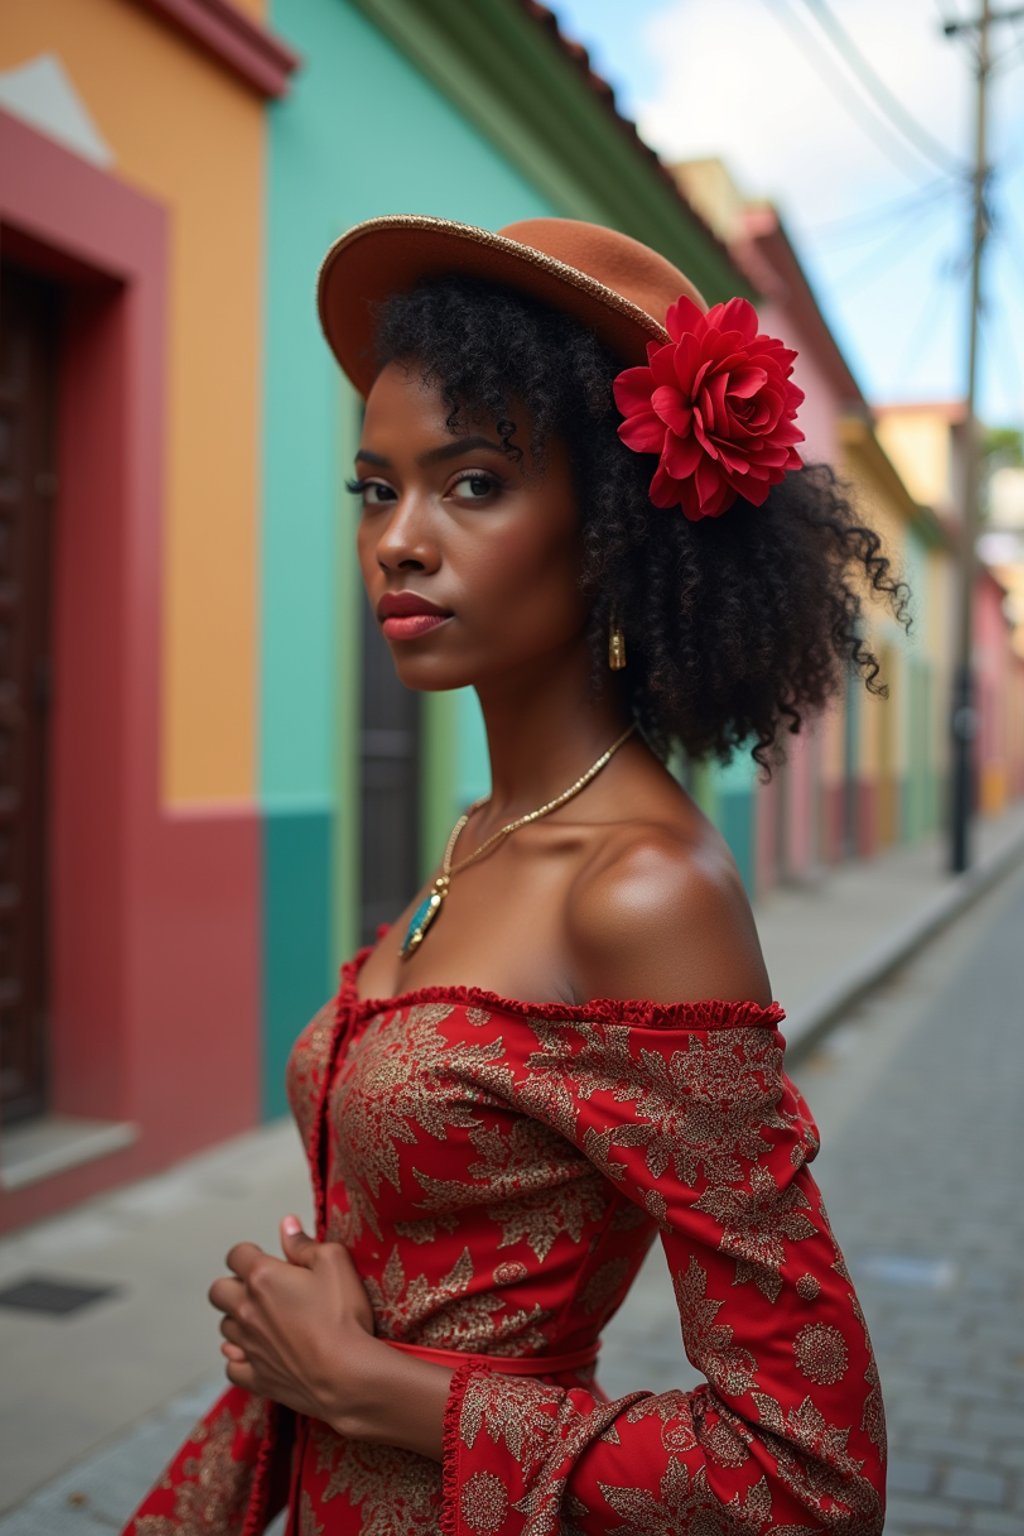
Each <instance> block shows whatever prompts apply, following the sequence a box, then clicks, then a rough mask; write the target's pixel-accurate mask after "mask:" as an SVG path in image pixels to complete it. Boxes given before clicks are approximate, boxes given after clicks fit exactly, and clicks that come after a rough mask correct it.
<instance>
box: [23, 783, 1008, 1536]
mask: <svg viewBox="0 0 1024 1536" xmlns="http://www.w3.org/2000/svg"><path fill="white" fill-rule="evenodd" d="M1022 860H1024V802H1021V803H1019V804H1017V805H1016V806H1015V807H1013V808H1012V809H1011V810H1010V811H1008V812H1007V813H1005V814H1004V815H1003V816H1001V817H999V818H998V819H991V820H989V821H988V822H986V823H984V824H982V823H978V824H976V826H975V828H974V836H973V847H972V868H971V870H970V871H969V872H968V873H967V874H966V875H965V876H962V877H959V878H957V877H953V876H950V875H948V874H946V873H945V866H946V846H945V839H944V838H941V837H936V838H933V839H929V840H928V841H927V842H926V843H923V844H920V845H917V846H915V847H913V848H909V849H906V848H900V849H897V850H895V851H893V852H889V853H886V854H883V855H880V856H879V857H877V858H876V859H874V860H869V861H863V862H860V863H857V864H855V865H852V866H849V867H844V868H841V869H839V870H834V871H826V872H824V873H823V874H822V876H821V878H820V879H819V880H818V881H817V882H816V883H815V884H814V885H811V886H806V887H802V888H800V889H789V890H782V891H775V892H772V893H771V894H770V895H769V896H768V897H767V898H766V899H765V900H764V901H763V902H761V903H759V904H758V907H757V911H756V916H757V923H758V930H759V932H760V935H761V942H762V946H763V949H764V953H765V957H766V960H767V964H768V970H769V974H770V976H771V978H772V984H773V992H774V995H775V997H776V998H777V999H778V1000H779V1001H780V1002H781V1003H782V1004H783V1006H784V1007H785V1009H786V1012H787V1018H786V1021H785V1023H784V1024H783V1030H784V1032H785V1034H786V1036H787V1040H788V1042H789V1047H790V1061H791V1062H792V1061H793V1060H794V1059H796V1058H798V1057H799V1055H800V1053H801V1052H802V1050H804V1049H805V1048H806V1047H807V1045H808V1043H809V1042H811V1041H812V1040H814V1039H815V1038H816V1037H817V1036H818V1035H820V1034H821V1032H822V1031H824V1030H825V1029H827V1028H828V1027H829V1025H830V1024H831V1023H833V1022H834V1021H835V1020H836V1019H837V1017H838V1016H839V1015H840V1014H841V1012H842V1011H843V1010H844V1009H845V1008H847V1007H849V1005H850V1003H851V1001H852V1000H854V999H855V998H856V997H857V996H859V995H861V994H863V993H864V992H865V991H866V990H867V989H868V988H869V987H870V986H871V985H873V984H874V983H875V982H876V981H877V980H878V979H879V978H880V977H881V976H883V975H885V974H886V973H887V972H888V971H889V970H891V969H893V967H894V966H895V965H896V964H897V963H898V962H899V961H900V959H902V958H903V957H905V956H906V955H907V954H908V953H910V952H911V950H912V949H914V948H916V947H917V946H918V945H919V944H921V943H923V942H924V941H925V939H926V938H928V937H930V936H931V935H932V934H933V933H934V932H935V931H936V930H937V929H938V928H940V927H941V926H942V925H943V923H945V922H948V921H950V920H951V919H952V918H953V917H955V916H956V914H957V912H959V911H961V910H962V909H963V908H964V907H965V906H966V905H968V904H969V903H970V902H971V900H972V899H973V897H974V896H976V895H977V894H979V893H980V891H981V890H983V889H986V888H987V887H988V886H990V885H991V884H992V883H993V882H994V881H996V880H998V878H999V877H1000V875H1001V874H1004V873H1006V872H1007V871H1008V870H1009V869H1011V868H1012V867H1014V866H1015V865H1016V864H1018V863H1019V862H1020V861H1022ZM299 1022H300V1023H301V1022H304V1021H299ZM289 1210H294V1211H295V1212H296V1213H297V1214H298V1215H299V1216H301V1217H303V1219H304V1220H305V1221H306V1222H307V1224H308V1223H309V1221H310V1216H311V1209H310V1200H309V1192H308V1177H307V1173H306V1169H305V1163H304V1158H303V1156H302V1152H301V1149H300V1145H299V1139H298V1135H297V1133H296V1130H295V1128H294V1126H293V1125H292V1124H291V1122H290V1121H288V1120H284V1121H278V1122H276V1123H274V1124H272V1125H270V1126H266V1127H263V1128H261V1129H259V1130H256V1131H253V1132H250V1133H248V1134H247V1135H245V1136H241V1137H237V1138H235V1139H233V1140H232V1141H230V1142H227V1143H224V1144H223V1145H222V1146H219V1147H217V1148H215V1149H214V1150H213V1151H210V1152H206V1153H203V1154H201V1155H200V1156H197V1157H194V1158H191V1159H189V1160H187V1161H186V1162H183V1163H180V1164H178V1165H177V1166H176V1167H175V1168H173V1169H172V1170H171V1171H169V1172H168V1173H166V1174H162V1175H160V1176H158V1177H156V1178H153V1179H148V1180H145V1181H142V1182H140V1183H138V1184H135V1185H132V1186H129V1187H128V1188H126V1189H124V1190H121V1191H118V1192H116V1193H114V1194H110V1195H105V1196H102V1197H99V1198H97V1199H96V1200H93V1201H91V1202H89V1203H88V1204H87V1205H84V1206H81V1207H79V1208H78V1209H77V1210H76V1211H74V1212H72V1213H71V1214H69V1215H67V1216H63V1217H57V1218H54V1219H53V1220H50V1221H47V1222H44V1223H40V1224H39V1225H38V1226H35V1227H32V1228H30V1229H28V1230H26V1231H24V1232H22V1233H20V1234H17V1235H15V1236H13V1237H10V1238H7V1239H6V1240H4V1241H2V1242H0V1284H3V1285H7V1284H13V1283H14V1282H16V1281H19V1280H22V1279H27V1278H29V1277H33V1278H51V1279H61V1280H64V1281H66V1282H75V1283H81V1284H83V1285H90V1284H91V1285H95V1286H99V1287H113V1288H114V1289H113V1290H112V1291H110V1292H108V1294H106V1295H104V1296H103V1297H102V1298H101V1299H99V1300H97V1301H95V1302H94V1303H92V1304H91V1305H88V1306H84V1307H83V1308H82V1309H81V1310H80V1311H78V1312H74V1313H71V1314H69V1315H67V1316H64V1317H61V1316H51V1315H45V1314H41V1313H36V1312H28V1311H19V1310H16V1309H14V1308H9V1307H0V1356H2V1358H3V1361H4V1366H5V1369H4V1372H3V1378H2V1384H0V1510H2V1511H6V1514H0V1536H71V1533H73V1532H81V1533H98V1532H104V1531H105V1532H117V1531H119V1530H120V1528H121V1525H122V1524H123V1522H124V1520H125V1519H126V1518H127V1516H128V1514H129V1513H130V1512H131V1510H132V1509H133V1508H134V1505H135V1503H136V1502H137V1499H138V1498H139V1496H141V1494H142V1493H143V1492H145V1490H146V1489H147V1488H148V1487H149V1486H150V1485H151V1483H152V1482H153V1481H154V1479H155V1478H156V1477H157V1476H158V1475H159V1473H160V1471H161V1470H162V1468H163V1466H164V1464H165V1462H166V1460H167V1457H168V1456H169V1454H170V1453H171V1451H173V1450H174V1449H175V1448H176V1447H177V1445H178V1444H179V1443H180V1441H181V1440H182V1439H183V1437H184V1435H185V1433H186V1432H187V1431H188V1429H190V1428H191V1426H192V1424H193V1423H194V1421H195V1419H196V1418H197V1417H198V1416H199V1414H200V1412H202V1411H203V1409H204V1408H205V1407H206V1406H207V1405H208V1404H209V1402H210V1401H211V1400H212V1399H213V1397H214V1396H215V1395H216V1394H217V1393H218V1392H219V1391H220V1390H222V1388H223V1386H224V1384H225V1378H224V1375H223V1368H222V1365H221V1363H220V1362H221V1356H220V1354H219V1344H220V1334H219V1331H218V1328H217V1314H216V1313H215V1312H214V1310H213V1309H212V1308H211V1307H210V1305H209V1303H208V1302H207V1300H206V1292H207V1289H208V1287H209V1285H210V1283H211V1281H212V1280H213V1279H214V1277H215V1276H216V1275H218V1274H221V1273H222V1272H223V1270H224V1255H225V1253H226V1252H227V1249H228V1248H229V1247H230V1246H231V1244H232V1243H234V1242H237V1241H239V1240H241V1239H243V1238H248V1239H251V1240H253V1241H255V1242H258V1243H260V1244H261V1245H262V1246H264V1247H265V1248H267V1249H268V1250H269V1251H271V1252H276V1251H277V1247H278V1243H277V1222H278V1220H279V1218H280V1217H281V1216H282V1215H284V1214H285V1213H286V1212H287V1211H289Z"/></svg>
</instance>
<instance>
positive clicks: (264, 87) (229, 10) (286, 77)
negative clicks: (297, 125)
mask: <svg viewBox="0 0 1024 1536" xmlns="http://www.w3.org/2000/svg"><path fill="white" fill-rule="evenodd" d="M135 3H136V4H137V5H140V6H142V7H143V8H144V9H145V10H147V11H152V12H154V13H155V14H156V15H157V16H159V17H160V18H161V20H163V21H166V22H168V23H169V24H170V25H171V26H173V27H176V28H177V30H178V31H179V32H183V33H184V34H185V36H186V37H187V38H189V40H190V41H191V42H193V43H195V44H196V45H197V46H198V47H200V48H202V49H203V50H204V51H205V52H206V53H209V54H211V55H212V56H213V58H215V59H216V60H217V61H218V63H220V64H223V65H224V66H225V67H226V68H227V69H229V70H231V71H232V72H233V73H234V74H235V75H237V76H238V77H239V78H240V79H241V80H244V82H245V83H246V85H248V86H250V87H251V88H252V89H253V90H255V91H257V92H258V93H259V94H260V95H261V96H264V97H266V98H268V99H271V100H276V99H277V98H279V97H281V96H284V95H286V94H287V92H288V86H289V83H290V80H291V76H292V75H293V74H294V73H295V71H296V70H297V69H298V68H299V66H300V64H301V63H302V60H301V59H300V57H299V55H298V54H297V53H295V52H294V51H293V50H292V49H291V48H289V47H288V46H287V44H286V43H283V42H282V41H281V39H280V38H278V37H275V36H274V34H273V32H271V31H270V30H269V28H268V27H264V26H261V25H260V23H259V22H257V21H253V20H252V18H251V17H249V16H246V15H245V14H244V13H243V12H242V11H239V10H238V9H237V8H236V7H235V6H233V5H232V4H231V3H230V0H135Z"/></svg>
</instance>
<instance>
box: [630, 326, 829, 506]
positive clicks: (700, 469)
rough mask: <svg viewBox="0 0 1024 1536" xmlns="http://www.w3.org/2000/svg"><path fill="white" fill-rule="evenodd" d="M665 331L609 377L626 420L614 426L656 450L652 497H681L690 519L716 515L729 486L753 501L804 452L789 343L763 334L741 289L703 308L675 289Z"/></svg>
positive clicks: (728, 500) (732, 495)
mask: <svg viewBox="0 0 1024 1536" xmlns="http://www.w3.org/2000/svg"><path fill="white" fill-rule="evenodd" d="M665 326H666V328H667V330H668V333H669V335H670V336H671V337H672V340H671V341H667V342H664V343H659V342H657V341H650V342H648V343H647V366H646V367H645V368H626V369H624V370H623V372H622V373H620V374H619V375H618V377H617V378H616V379H615V382H614V384H613V386H612V387H613V389H614V392H615V403H616V405H617V406H618V408H619V410H620V411H621V412H622V414H623V416H624V417H625V420H624V421H623V422H622V424H621V425H620V427H619V436H620V437H621V439H622V441H623V442H624V443H625V444H626V446H627V447H629V448H632V449H634V450H635V451H636V452H637V453H656V454H657V455H658V468H657V469H656V471H655V473H654V478H653V479H652V480H651V491H650V496H651V501H652V502H653V503H654V505H655V506H656V507H674V506H681V507H682V510H683V515H684V516H685V517H687V518H689V519H690V521H691V522H697V520H698V519H699V518H702V517H718V516H719V515H720V514H721V513H722V512H724V511H726V509H727V508H728V507H730V506H732V503H733V502H734V501H735V500H736V497H737V496H744V497H746V499H747V501H749V502H752V503H753V504H754V506H756V507H759V506H760V505H761V503H762V502H763V501H764V500H765V498H766V497H767V495H768V492H769V489H770V488H771V487H772V486H773V485H777V484H778V482H779V481H780V480H782V479H783V478H784V477H785V475H786V473H787V471H788V470H791V469H799V468H800V465H801V463H802V462H803V461H802V460H801V458H800V455H799V454H798V453H797V451H796V448H795V447H794V446H793V445H794V444H795V443H799V442H802V440H803V436H804V434H803V433H802V432H801V431H800V430H799V428H797V427H795V426H794V425H793V417H794V416H795V415H796V410H797V406H798V405H799V404H800V402H801V400H802V399H803V398H804V393H803V390H802V389H798V388H797V386H796V385H795V384H792V383H790V374H791V373H792V371H793V359H794V358H795V357H796V353H795V352H791V351H789V350H788V349H787V348H786V347H784V346H783V345H782V343H781V341H776V340H775V339H774V338H773V337H771V336H762V335H759V334H758V330H757V315H756V313H755V311H754V308H753V305H751V304H748V303H747V301H746V299H730V300H729V302H728V304H716V305H715V306H714V308H713V309H709V310H708V312H707V314H702V313H701V311H700V310H699V309H698V307H697V305H696V304H694V303H693V302H692V300H690V299H687V298H679V299H677V300H676V302H675V303H674V304H673V305H672V307H671V309H670V310H669V312H668V314H667V315H666V316H665Z"/></svg>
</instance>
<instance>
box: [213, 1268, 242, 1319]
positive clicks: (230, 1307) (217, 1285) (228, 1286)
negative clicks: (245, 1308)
mask: <svg viewBox="0 0 1024 1536" xmlns="http://www.w3.org/2000/svg"><path fill="white" fill-rule="evenodd" d="M244 1295H245V1286H244V1285H243V1284H242V1282H241V1280H236V1279H235V1277H234V1275H218V1277H217V1279H216V1280H215V1281H214V1282H213V1284H212V1285H211V1286H210V1289H209V1290H208V1291H207V1293H206V1299H207V1301H209V1303H210V1305H211V1306H214V1307H216V1308H217V1310H218V1311H220V1312H234V1311H235V1310H236V1309H237V1307H238V1304H239V1302H240V1301H241V1300H242V1298H243V1297H244Z"/></svg>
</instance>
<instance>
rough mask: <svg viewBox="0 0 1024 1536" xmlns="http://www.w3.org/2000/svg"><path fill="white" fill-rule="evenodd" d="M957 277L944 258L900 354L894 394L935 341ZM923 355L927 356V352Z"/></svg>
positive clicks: (936, 269) (933, 275) (935, 272)
mask: <svg viewBox="0 0 1024 1536" xmlns="http://www.w3.org/2000/svg"><path fill="white" fill-rule="evenodd" d="M955 275H956V273H955V269H954V267H953V265H952V263H951V261H950V259H949V257H948V256H946V257H943V259H942V261H940V262H939V263H938V265H937V266H936V268H935V270H934V272H933V273H932V282H931V286H930V288H928V289H927V290H926V292H925V300H924V303H923V304H922V306H921V308H920V310H919V311H918V316H917V319H916V321H915V322H914V326H913V329H912V330H911V331H909V332H908V334H907V339H906V341H905V342H904V344H903V351H902V352H901V353H900V357H899V361H898V363H897V364H896V378H897V380H898V381H899V382H898V384H897V386H896V390H895V391H893V393H896V392H898V391H899V389H900V388H901V387H902V382H903V379H904V378H905V376H906V374H907V371H908V369H909V368H910V366H911V365H912V363H914V362H915V361H918V360H920V358H921V356H922V349H923V348H926V347H927V339H928V338H929V336H930V337H931V340H932V341H934V339H935V321H936V319H937V318H938V314H939V311H940V309H941V308H942V306H943V301H944V297H945V289H946V286H947V284H948V283H949V282H950V280H951V279H952V278H953V277H954V276H955ZM923 355H924V356H927V351H926V350H925V351H924V354H923Z"/></svg>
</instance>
